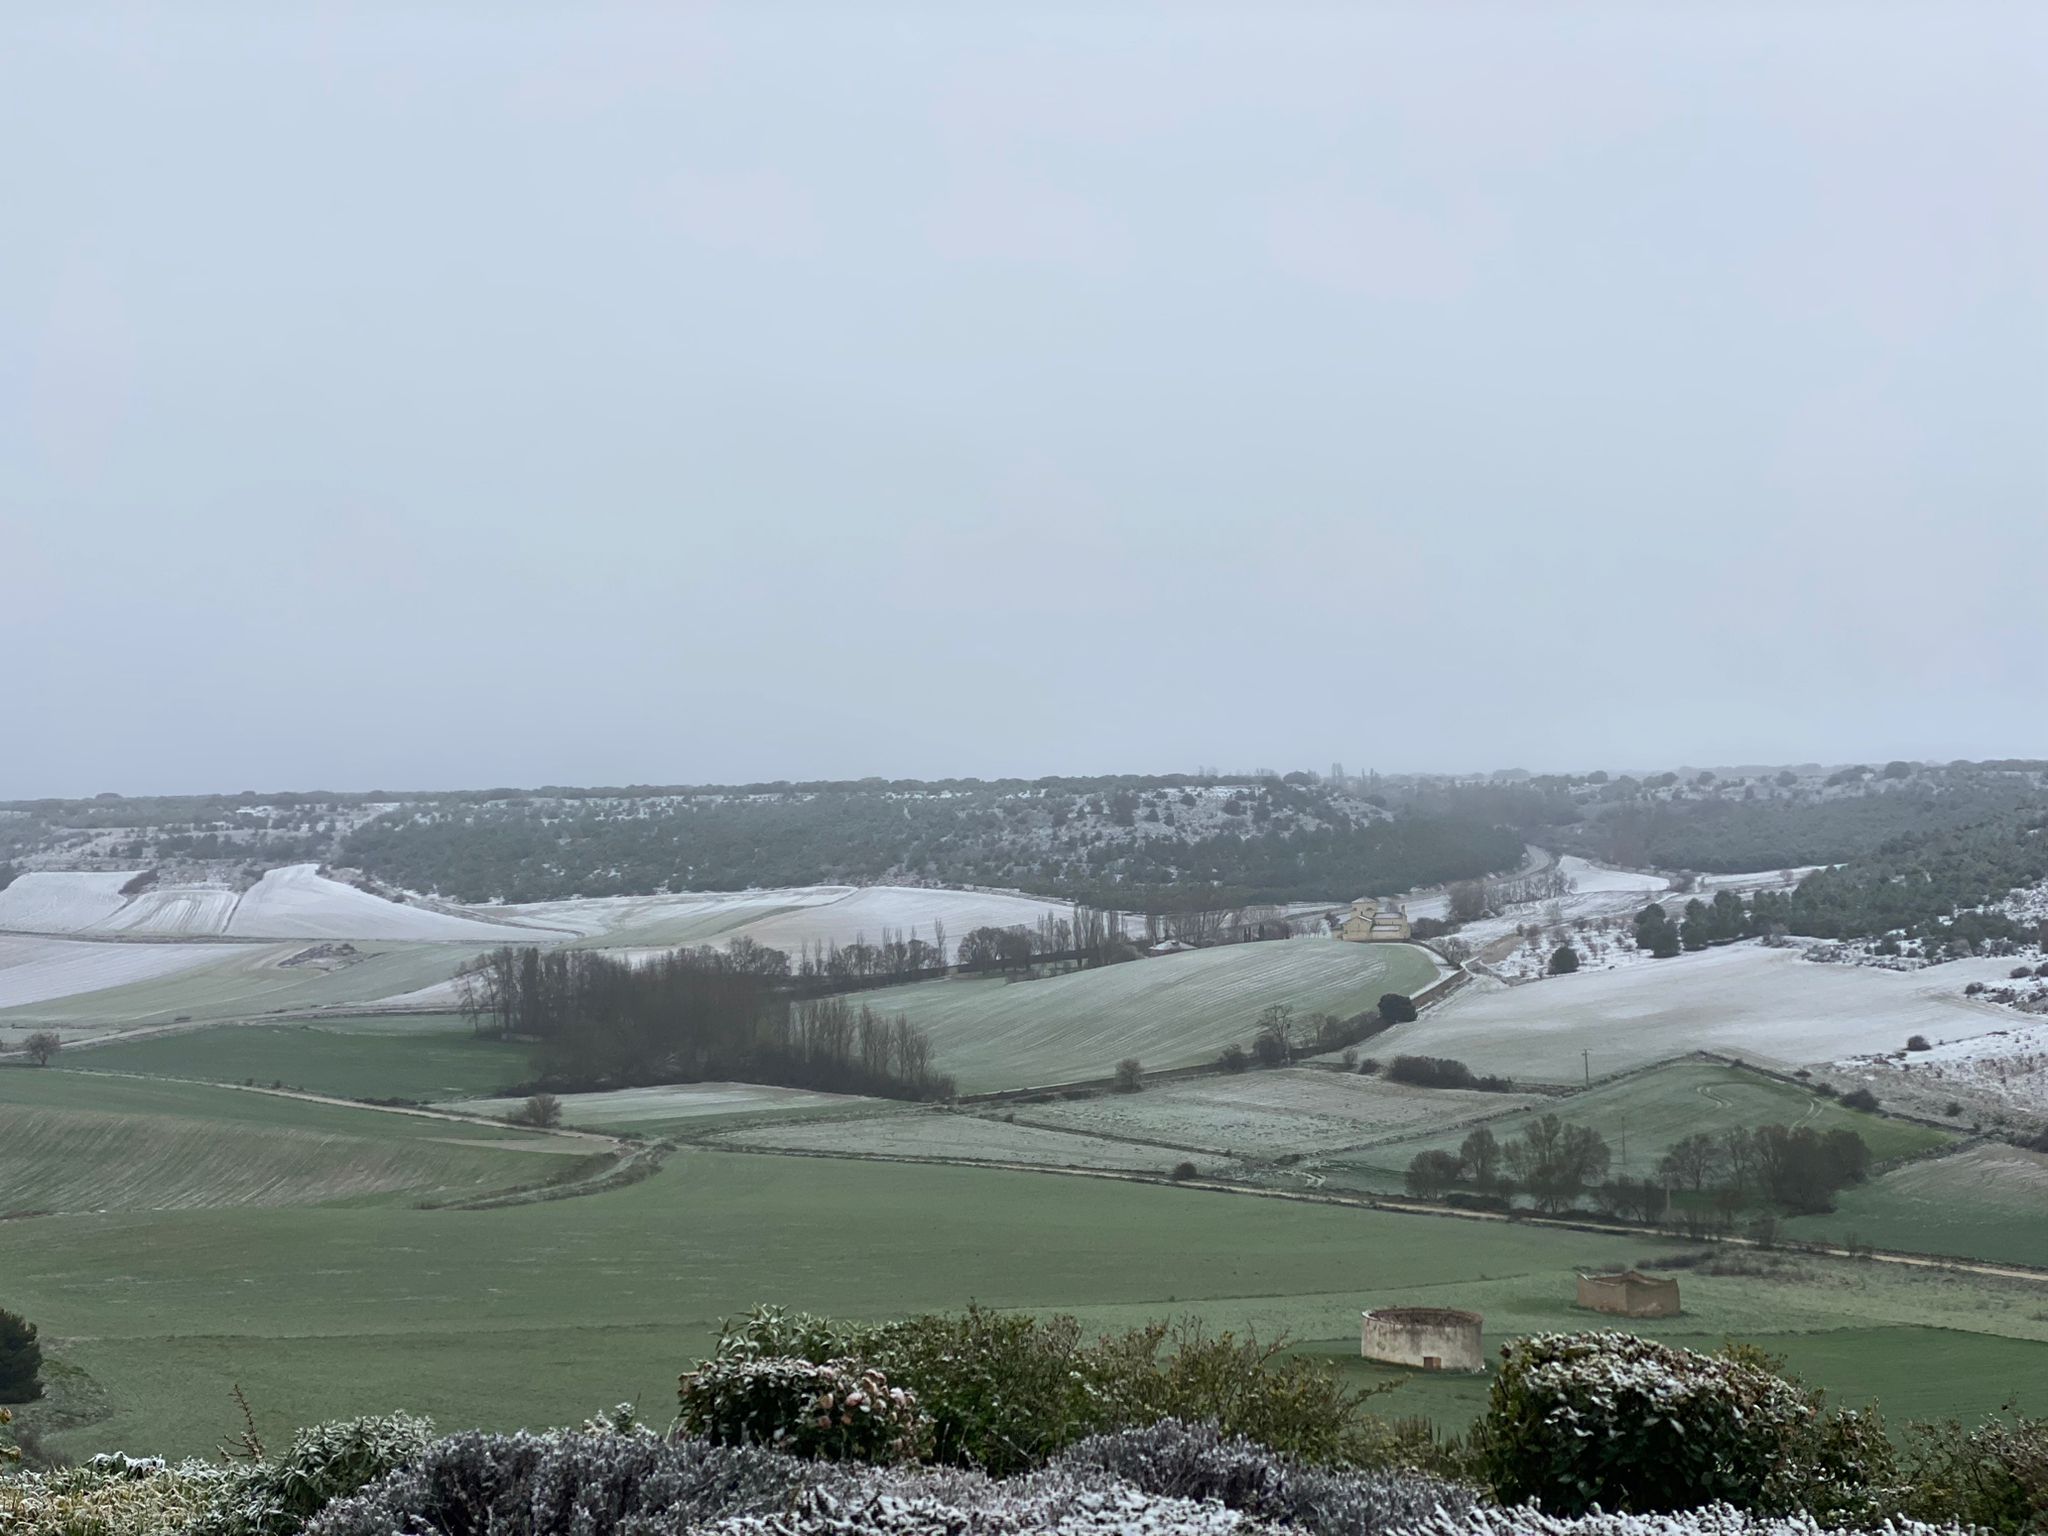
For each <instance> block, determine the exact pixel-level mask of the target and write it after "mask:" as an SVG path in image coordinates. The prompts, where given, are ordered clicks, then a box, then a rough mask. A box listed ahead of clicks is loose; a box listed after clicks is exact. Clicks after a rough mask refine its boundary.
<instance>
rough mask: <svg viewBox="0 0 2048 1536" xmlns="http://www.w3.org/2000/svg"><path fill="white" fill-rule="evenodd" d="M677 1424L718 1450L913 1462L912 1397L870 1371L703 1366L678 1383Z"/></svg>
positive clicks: (755, 1362) (916, 1431)
mask: <svg viewBox="0 0 2048 1536" xmlns="http://www.w3.org/2000/svg"><path fill="white" fill-rule="evenodd" d="M678 1397H679V1410H678V1412H677V1414H676V1423H677V1424H678V1426H680V1427H681V1428H683V1429H685V1430H688V1431H689V1432H690V1433H691V1434H695V1435H702V1436H704V1437H705V1438H706V1439H709V1440H715V1441H717V1442H718V1443H719V1444H720V1445H766V1446H772V1447H774V1448H775V1449H776V1450H781V1451H788V1452H789V1453H790V1454H791V1455H793V1456H814V1457H823V1458H825V1459H826V1460H827V1461H868V1462H891V1461H913V1460H915V1459H916V1458H917V1456H918V1454H919V1452H920V1451H921V1450H922V1449H923V1444H924V1431H925V1423H926V1421H925V1418H924V1415H923V1414H921V1413H920V1412H918V1407H917V1398H916V1397H915V1396H914V1395H912V1394H911V1393H909V1392H906V1391H904V1390H903V1389H902V1388H901V1387H892V1386H890V1385H889V1380H888V1378H887V1377H886V1376H884V1375H883V1374H882V1373H881V1372H880V1371H878V1370H876V1369H874V1368H873V1367H872V1366H869V1367H862V1366H860V1365H858V1364H856V1363H854V1362H853V1361H850V1360H828V1361H825V1362H824V1363H822V1364H813V1363H812V1362H811V1361H809V1360H793V1359H788V1358H785V1357H778V1356H767V1357H762V1356H754V1355H740V1356H733V1357H728V1358H725V1359H716V1360H707V1361H705V1362H704V1363H703V1364H702V1365H700V1366H698V1367H697V1369H696V1370H694V1371H691V1372H690V1373H689V1374H688V1375H686V1376H684V1377H683V1382H682V1388H681V1390H680V1392H679V1393H678Z"/></svg>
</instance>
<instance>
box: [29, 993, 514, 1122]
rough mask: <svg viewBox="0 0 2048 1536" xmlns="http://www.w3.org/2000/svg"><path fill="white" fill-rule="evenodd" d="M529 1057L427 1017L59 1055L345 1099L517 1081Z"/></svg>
mask: <svg viewBox="0 0 2048 1536" xmlns="http://www.w3.org/2000/svg"><path fill="white" fill-rule="evenodd" d="M363 1026H369V1027H368V1028H365V1027H363ZM528 1058H529V1052H528V1050H527V1048H526V1047H525V1046H523V1045H517V1044H511V1043H508V1042H506V1041H502V1040H479V1039H477V1038H475V1037H474V1035H473V1034H472V1032H471V1031H470V1028H469V1026H468V1025H467V1024H465V1023H463V1022H462V1021H461V1020H460V1019H456V1018H451V1017H449V1016H447V1015H432V1014H430V1015H405V1016H401V1017H397V1018H391V1017H377V1018H374V1019H361V1020H358V1019H349V1018H338V1019H331V1020H330V1019H322V1020H321V1021H320V1022H319V1023H317V1024H248V1025H243V1024H234V1025H224V1026H221V1027H218V1028H213V1029H193V1030H184V1031H180V1032H179V1033H177V1034H170V1035H157V1036H154V1037H151V1038H149V1039H144V1040H120V1041H114V1042H111V1043H109V1044H107V1045H100V1046H94V1047H92V1048H91V1049H89V1050H79V1051H74V1052H70V1053H67V1055H66V1056H65V1057H64V1058H63V1061H64V1064H65V1065H66V1066H67V1067H72V1068H76V1069H77V1070H80V1071H87V1072H93V1071H104V1072H132V1073H140V1074H142V1075H144V1076H148V1077H175V1078H190V1079H195V1080H197V1081H201V1082H212V1083H242V1082H251V1081H253V1082H255V1083H257V1084H258V1085H268V1084H270V1083H273V1082H277V1083H282V1084H283V1085H284V1086H285V1087H287V1088H298V1089H303V1090H304V1091H306V1092H308V1093H325V1094H332V1095H334V1096H336V1097H338V1098H345V1099H409V1100H412V1101H414V1102H417V1103H431V1102H433V1101H434V1100H437V1099H456V1098H469V1097H474V1096H480V1095H486V1094H490V1093H492V1092H494V1091H495V1090H497V1089H499V1088H503V1087H505V1086H507V1085H509V1084H512V1083H516V1082H520V1081H522V1080H523V1079H525V1078H527V1077H530V1076H531V1075H532V1067H531V1065H530V1062H529V1059H528Z"/></svg>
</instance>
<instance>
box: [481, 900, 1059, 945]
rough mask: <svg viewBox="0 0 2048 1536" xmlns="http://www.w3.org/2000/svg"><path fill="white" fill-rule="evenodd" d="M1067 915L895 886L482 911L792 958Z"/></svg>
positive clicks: (619, 940) (953, 939) (1026, 904)
mask: <svg viewBox="0 0 2048 1536" xmlns="http://www.w3.org/2000/svg"><path fill="white" fill-rule="evenodd" d="M1072 910H1073V909H1072V907H1071V906H1070V905H1069V904H1068V903H1066V902H1060V901H1047V900H1042V899H1040V898H1037V897H1032V896H1012V895H1007V894H1004V893H1001V892H989V891H956V890H946V889H942V888H938V887H932V886H901V885H872V886H851V885H811V886H796V887H790V888H785V889H780V890H758V891H697V892H686V893H683V894H681V895H675V896H606V897H596V898H591V899H587V900H575V901H547V902H533V903H528V904H525V905H519V906H502V907H488V908H482V909H479V911H481V912H484V913H488V914H489V915H491V916H494V917H496V916H503V917H505V918H507V919H513V920H516V921H518V922H522V923H532V924H548V925H552V926H555V927H560V928H568V929H573V930H574V931H576V932H577V933H580V934H582V935H583V936H584V937H583V939H582V940H581V942H582V943H583V944H584V945H585V946H598V945H602V946H604V947H605V948H635V949H646V948H658V947H673V946H676V945H679V944H719V945H724V944H730V943H731V942H732V941H733V940H735V939H738V938H743V937H744V938H749V939H752V940H754V941H755V942H756V943H758V944H765V945H767V946H769V947H770V948H771V949H780V950H785V951H787V952H788V953H789V954H791V955H792V956H794V955H796V954H798V953H799V952H801V950H802V949H803V947H804V945H805V944H806V943H808V944H811V945H813V946H815V947H819V948H822V947H824V946H825V945H827V944H838V945H842V946H843V945H847V944H851V943H853V942H854V941H855V940H856V939H861V938H865V939H866V940H867V942H869V943H871V944H872V943H877V942H879V941H880V939H881V937H882V930H883V929H884V928H887V929H890V930H891V931H893V932H900V933H903V934H905V935H909V934H911V932H912V930H915V936H916V937H919V938H922V939H925V940H926V941H927V942H929V940H930V939H931V935H932V924H933V923H934V922H942V923H944V924H945V925H946V939H947V943H948V945H949V946H952V945H957V944H958V943H959V941H960V938H961V936H962V935H963V934H965V933H967V932H968V931H969V930H970V929H974V928H983V927H994V928H1007V927H1012V926H1015V925H1018V924H1022V925H1023V926H1025V927H1034V926H1036V925H1037V923H1038V920H1039V919H1040V918H1041V917H1043V916H1045V915H1047V914H1048V913H1049V914H1051V915H1052V916H1054V917H1064V916H1067V915H1068V914H1070V913H1071V912H1072Z"/></svg>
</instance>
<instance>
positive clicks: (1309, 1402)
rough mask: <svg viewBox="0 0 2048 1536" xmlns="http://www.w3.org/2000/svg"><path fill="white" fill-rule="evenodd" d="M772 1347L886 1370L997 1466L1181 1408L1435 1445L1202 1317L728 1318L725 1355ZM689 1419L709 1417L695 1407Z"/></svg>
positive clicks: (1367, 1441)
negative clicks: (1104, 1331) (1120, 1320)
mask: <svg viewBox="0 0 2048 1536" xmlns="http://www.w3.org/2000/svg"><path fill="white" fill-rule="evenodd" d="M774 1358H787V1359H795V1360H808V1361H810V1362H812V1363H813V1364H824V1363H826V1362H828V1361H858V1362H859V1363H860V1364H861V1365H862V1366H864V1367H868V1368H872V1369H874V1370H877V1371H879V1372H881V1373H882V1375H883V1376H884V1377H885V1378H886V1379H887V1381H888V1382H889V1383H890V1384H892V1385H894V1386H897V1387H901V1388H903V1389H905V1390H907V1391H909V1392H911V1393H913V1394H915V1396H916V1399H917V1405H918V1409H919V1411H920V1412H921V1414H922V1415H923V1416H924V1418H925V1420H926V1421H927V1423H928V1426H929V1437H930V1438H929V1442H928V1446H927V1451H926V1454H927V1455H929V1457H930V1458H931V1459H932V1460H934V1461H938V1462H943V1463H946V1464H949V1465H956V1466H972V1467H979V1468H980V1469H982V1470H983V1471H986V1472H989V1473H992V1474H994V1475H996V1476H1006V1475H1009V1474H1011V1473H1015V1472H1020V1471H1024V1470H1027V1469H1029V1468H1031V1467H1035V1466H1038V1465H1040V1464H1042V1463H1043V1462H1045V1461H1046V1460H1047V1459H1048V1458H1050V1457H1051V1456H1053V1455H1054V1454H1056V1453H1057V1452H1059V1451H1060V1450H1062V1449H1063V1448H1065V1447H1066V1446H1069V1445H1072V1444H1073V1443H1074V1442H1075V1441H1077V1440H1080V1439H1082V1438H1084V1437H1085V1436H1088V1435H1093V1434H1101V1433H1105V1432H1108V1431H1112V1430H1117V1429H1123V1428H1127V1427H1130V1426H1134V1425H1144V1424H1151V1423H1156V1422H1157V1421H1159V1420H1161V1419H1169V1418H1180V1419H1185V1420H1188V1421H1189V1422H1196V1421H1201V1420H1210V1421H1213V1422H1215V1423H1216V1424H1218V1425H1219V1426H1220V1427H1221V1428H1222V1430H1223V1431H1224V1432H1225V1433H1226V1434H1242V1435H1246V1436H1249V1437H1250V1438H1252V1439H1254V1440H1256V1441H1258V1442H1259V1443H1261V1444H1263V1445H1266V1446H1269V1447H1271V1448H1272V1449H1274V1450H1276V1451H1280V1452H1283V1453H1285V1454H1288V1455H1292V1456H1296V1457H1298V1458H1300V1459H1302V1460H1304V1461H1310V1462H1333V1461H1343V1462H1353V1463H1365V1462H1375V1461H1387V1460H1403V1459H1409V1460H1412V1459H1415V1457H1417V1456H1421V1455H1423V1454H1424V1453H1425V1452H1426V1451H1427V1449H1428V1444H1427V1442H1426V1441H1423V1442H1420V1443H1419V1444H1418V1445H1415V1446H1413V1447H1407V1446H1404V1444H1403V1442H1401V1440H1400V1437H1398V1436H1397V1435H1395V1434H1394V1432H1393V1431H1392V1430H1391V1429H1390V1428H1389V1426H1387V1425H1386V1424H1385V1423H1383V1422H1382V1421H1380V1420H1378V1419H1375V1418H1373V1417H1372V1416H1371V1415H1369V1414H1367V1413H1365V1412H1364V1411H1363V1405H1364V1403H1365V1402H1366V1401H1367V1400H1368V1399H1369V1398H1370V1397H1371V1396H1373V1393H1372V1392H1370V1391H1353V1390H1350V1389H1347V1388H1345V1387H1343V1386H1342V1385H1341V1384H1339V1383H1338V1382H1337V1380H1336V1378H1335V1377H1334V1375H1332V1373H1331V1372H1330V1371H1329V1370H1328V1369H1327V1368H1326V1367H1325V1366H1323V1365H1321V1364H1320V1363H1318V1362H1315V1361H1310V1360H1303V1359H1298V1358H1292V1357H1288V1356H1286V1355H1284V1354H1283V1353H1282V1350H1281V1346H1280V1345H1279V1344H1278V1343H1261V1342H1259V1341H1257V1340H1255V1339H1238V1338H1236V1337H1234V1336H1233V1335H1231V1334H1227V1333H1224V1334H1213V1335H1212V1334H1209V1333H1207V1332H1206V1331H1204V1330H1203V1329H1202V1328H1201V1326H1200V1325H1199V1324H1197V1323H1192V1322H1190V1323H1183V1324H1181V1325H1179V1326H1177V1327H1168V1326H1166V1325H1153V1326H1150V1327H1145V1328H1135V1329H1131V1330H1129V1331H1128V1332H1125V1333H1121V1334H1108V1335H1104V1336H1101V1337H1099V1338H1090V1337H1089V1336H1088V1335H1087V1334H1085V1333H1084V1332H1083V1330H1082V1328H1081V1326H1080V1324H1079V1323H1077V1322H1076V1321H1075V1320H1074V1319H1073V1318H1071V1317H1055V1318H1050V1319H1045V1320H1040V1319H1037V1318H1032V1317H1027V1316H1021V1315H1018V1314H1014V1313H998V1312H991V1311H989V1310H987V1309H986V1308H982V1307H970V1308H968V1310H967V1311H965V1312H964V1313H960V1314H957V1315H937V1316H927V1317H916V1318H909V1319H906V1320H903V1321H900V1322H891V1323H880V1324H873V1323H845V1322H837V1321H834V1320H832V1319H829V1318H820V1317H814V1316H811V1315H809V1314H806V1313H786V1312H781V1311H778V1310H775V1309H773V1308H765V1307H764V1308H757V1309H756V1310H755V1311H753V1312H752V1313H750V1314H748V1316H747V1317H746V1318H744V1319H742V1320H741V1321H740V1322H738V1323H736V1324H729V1325H728V1326H727V1327H726V1328H725V1329H724V1331H723V1332H722V1333H721V1335H720V1338H719V1342H718V1345H717V1351H716V1353H715V1355H714V1356H713V1359H714V1361H718V1362H736V1361H758V1360H766V1359H774ZM691 1379H692V1377H690V1376H686V1377H685V1378H684V1383H685V1387H684V1391H685V1395H686V1396H687V1393H688V1391H689V1386H688V1384H689V1382H690V1381H691ZM684 1425H685V1427H692V1428H694V1427H698V1426H697V1425H695V1424H694V1423H692V1422H691V1421H690V1420H689V1419H688V1417H687V1415H686V1416H685V1419H684ZM756 1438H762V1439H767V1438H769V1437H765V1436H757V1437H756ZM1403 1449H1406V1450H1409V1451H1410V1452H1412V1454H1407V1455H1403V1454H1399V1452H1400V1451H1401V1450H1403Z"/></svg>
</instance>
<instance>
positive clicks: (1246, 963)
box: [855, 938, 1436, 1093]
mask: <svg viewBox="0 0 2048 1536" xmlns="http://www.w3.org/2000/svg"><path fill="white" fill-rule="evenodd" d="M1435 978H1436V967H1435V964H1434V962H1432V961H1431V960H1430V958H1429V957H1428V955H1426V954H1425V953H1424V952H1423V951H1421V950H1419V949H1415V948H1412V947H1410V946H1408V945H1405V944H1345V943H1342V942H1340V941H1338V940H1335V939H1326V938H1310V939H1289V940H1285V941H1282V942H1274V943H1265V944H1232V945H1227V946H1224V947H1221V948H1217V949H1200V950H1194V951H1192V952H1190V953H1188V954H1183V955H1172V956H1168V957H1165V958H1162V959H1156V960H1138V961H1133V962H1131V963H1129V964H1127V965H1112V966H1107V967H1104V968H1102V969H1100V970H1092V971H1073V972H1069V973H1067V974H1066V975H1061V976H1049V977H1044V978H1042V979H1039V980H1035V981H1016V982H1006V981H1002V980H993V979H991V980H984V979H979V978H975V979H963V978H955V979H952V980H947V981H928V982H919V983H916V984H914V985H911V986H903V987H890V988H885V989H883V990H881V991H877V992H870V993H865V994H862V995H861V996H860V997H858V998H856V999H855V1001H857V1002H862V1003H865V1004H867V1005H868V1006H869V1007H871V1008H873V1009H874V1010H875V1011H876V1012H877V1013H887V1014H895V1013H904V1014H907V1015H908V1016H909V1018H910V1022H911V1023H913V1024H915V1025H917V1026H918V1027H919V1028H921V1029H924V1030H927V1031H929V1032H930V1034H931V1037H932V1046H933V1055H934V1059H935V1060H936V1062H937V1065H938V1067H939V1069H940V1070H941V1071H943V1072H950V1073H952V1074H953V1076H954V1077H955V1078H956V1079H957V1080H958V1081H959V1084H960V1087H961V1089H962V1090H963V1091H965V1092H969V1093H973V1092H981V1091H985V1090H988V1089H995V1088H1014V1087H1030V1086H1034V1085H1037V1084H1040V1083H1058V1082H1069V1081H1073V1080H1076V1079H1082V1078H1094V1077H1107V1076H1109V1074H1110V1073H1111V1072H1113V1071H1114V1070H1115V1069H1116V1064H1117V1062H1118V1061H1119V1060H1121V1059H1122V1058H1124V1057H1126V1056H1135V1057H1137V1058H1138V1059H1139V1060H1140V1061H1142V1062H1143V1063H1144V1064H1145V1065H1146V1066H1147V1067H1151V1068H1155V1069H1156V1068H1160V1067H1175V1066H1191V1065H1194V1064H1195V1063H1198V1062H1205V1061H1213V1060H1214V1059H1215V1057H1216V1053H1217V1052H1218V1051H1220V1050H1221V1049H1222V1048H1223V1047H1224V1046H1226V1045H1229V1044H1231V1043H1232V1042H1236V1043H1238V1044H1243V1045H1249V1044H1250V1042H1251V1039H1252V1036H1253V1034H1254V1033H1255V1032H1256V1029H1257V1020H1258V1015H1259V1011H1260V1010H1261V1009H1263V1008H1265V1007H1266V1006H1267V1005H1269V1004H1272V1003H1287V1004H1291V1005H1292V1006H1293V1008H1294V1010H1295V1014H1296V1017H1297V1018H1303V1017H1305V1016H1306V1015H1308V1014H1310V1013H1316V1012H1325V1013H1334V1014H1338V1015H1341V1016H1345V1017H1349V1016H1350V1015H1352V1014H1356V1013H1362V1012H1364V1011H1366V1010H1367V1009H1370V1008H1372V1007H1373V1006H1374V1005H1376V1004H1377V1003H1378V1002H1379V1000H1380V997H1381V995H1382V994H1384V993H1387V992H1417V991H1420V990H1421V989H1422V988H1424V987H1426V986H1428V985H1429V984H1430V982H1432V981H1433V980H1435Z"/></svg>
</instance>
